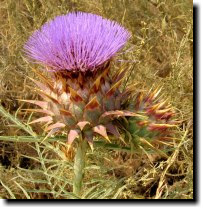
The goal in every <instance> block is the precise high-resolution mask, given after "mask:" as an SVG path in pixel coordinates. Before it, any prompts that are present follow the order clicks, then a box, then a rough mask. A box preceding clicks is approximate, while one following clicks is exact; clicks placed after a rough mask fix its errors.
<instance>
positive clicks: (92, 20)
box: [24, 12, 130, 72]
mask: <svg viewBox="0 0 203 209" xmlns="http://www.w3.org/2000/svg"><path fill="white" fill-rule="evenodd" d="M129 37H130V34H129V32H128V31H127V30H126V29H125V28H123V27H122V26H120V25H119V24H118V23H116V22H114V21H111V20H108V19H104V18H103V17H101V16H98V15H94V14H90V13H83V12H77V13H69V14H67V15H62V16H57V17H56V18H55V19H54V20H52V21H50V22H48V23H45V24H44V25H43V26H42V27H41V29H39V30H37V31H35V32H34V33H33V35H32V36H31V37H30V38H29V40H28V41H27V43H26V44H25V46H24V49H25V51H26V54H27V56H28V57H30V58H32V59H33V60H35V61H37V62H39V63H42V64H44V65H46V66H47V67H49V69H50V70H54V71H57V70H68V71H74V72H76V71H82V72H87V71H94V70H95V69H97V67H99V66H100V65H102V64H103V63H105V62H106V61H107V60H109V59H110V58H112V57H113V56H114V55H115V54H116V52H118V51H119V50H120V49H121V48H122V47H123V46H124V44H125V43H126V41H127V40H128V39H129Z"/></svg>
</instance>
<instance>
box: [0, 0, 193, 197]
mask: <svg viewBox="0 0 203 209" xmlns="http://www.w3.org/2000/svg"><path fill="white" fill-rule="evenodd" d="M192 6H193V2H192V0H178V1H177V0H167V1H166V0H94V1H93V0H84V1H82V0H70V1H66V0H55V1H53V0H47V1H43V0H15V1H14V0H1V3H0V17H1V18H0V46H1V48H0V103H1V105H2V106H3V107H4V108H5V109H6V110H7V111H8V112H10V113H11V114H13V115H14V114H16V111H17V110H18V108H21V107H22V105H23V104H22V103H20V102H19V101H18V100H17V99H19V98H21V99H23V98H34V97H35V95H34V94H32V93H31V92H30V90H29V89H28V88H27V85H29V81H28V80H27V79H26V76H27V75H28V76H33V75H32V72H31V70H30V64H29V63H28V62H27V61H26V59H25V58H24V55H23V52H22V46H23V44H24V43H25V41H26V40H27V38H28V37H29V35H30V34H31V33H32V32H33V31H34V30H35V29H37V28H39V27H40V26H41V25H42V24H43V23H44V22H46V21H47V20H49V19H51V18H53V17H54V16H56V15H59V14H64V13H67V12H68V11H78V10H79V11H85V12H92V13H96V14H99V15H102V16H104V17H107V18H110V19H113V20H116V21H118V22H120V23H122V24H123V25H124V26H125V27H127V28H128V29H129V30H130V31H131V32H132V38H131V40H130V42H129V44H128V46H127V48H128V49H129V50H128V51H127V52H125V53H124V54H120V55H119V56H120V57H119V59H123V60H131V61H133V66H134V67H133V71H132V72H131V74H130V79H129V81H128V82H129V84H130V83H135V82H136V83H138V88H145V89H146V90H148V89H150V87H151V86H152V85H155V86H158V85H159V86H163V89H162V93H163V95H164V96H166V97H168V99H169V101H170V102H171V103H172V105H173V106H174V108H175V109H176V111H177V117H178V118H179V119H180V120H182V121H183V122H182V124H181V125H180V127H179V129H178V131H177V134H176V135H177V138H178V140H177V141H174V142H173V146H174V147H175V149H174V150H172V151H171V153H170V154H171V155H170V157H169V158H168V159H167V160H164V159H162V158H160V157H159V156H157V155H156V154H148V155H145V156H138V155H129V154H124V153H123V152H115V151H104V150H102V148H101V149H98V150H97V152H95V153H89V155H88V159H89V162H88V163H89V167H87V175H86V179H85V182H86V185H85V189H84V198H122V199H191V198H193V141H192V140H193V130H192V121H193V33H192V31H193V20H192V15H193V11H192V9H193V8H192ZM32 66H33V65H32ZM129 73H130V72H129ZM18 118H19V119H20V120H21V121H26V120H27V119H28V115H24V114H22V113H21V112H19V113H18ZM39 128H40V127H34V129H36V130H38V129H39ZM39 132H40V131H39ZM23 134H24V131H22V130H19V128H16V127H14V126H11V123H10V122H9V120H8V118H5V117H1V116H0V136H15V135H18V136H20V135H23ZM50 146H51V144H43V145H42V144H38V143H16V142H6V141H5V140H4V141H0V197H1V198H8V199H9V198H36V199H37V198H38V199H42V198H46V199H47V198H55V199H57V198H74V197H73V196H71V195H72V194H71V193H70V192H69V191H70V190H71V189H70V188H71V182H70V179H71V174H70V172H71V169H72V168H71V165H69V164H67V163H65V162H64V161H61V163H59V162H58V161H56V160H57V159H58V157H57V155H60V154H61V153H59V149H57V150H55V151H53V152H50V149H52V148H53V147H50ZM55 147H57V146H55ZM55 149H56V148H55ZM61 155H62V154H61ZM60 157H61V156H60ZM63 157H64V156H63ZM66 157H67V156H66ZM50 159H55V161H52V162H50V161H49V160H50ZM93 165H94V166H93ZM25 169H26V170H25ZM35 169H38V170H39V172H35ZM28 170H29V171H28ZM54 176H55V177H56V176H57V177H58V178H55V177H54ZM98 182H99V183H98ZM95 186H96V187H95ZM103 188H106V190H104V189H103ZM36 191H38V192H36ZM50 191H51V192H50ZM112 194H113V195H112Z"/></svg>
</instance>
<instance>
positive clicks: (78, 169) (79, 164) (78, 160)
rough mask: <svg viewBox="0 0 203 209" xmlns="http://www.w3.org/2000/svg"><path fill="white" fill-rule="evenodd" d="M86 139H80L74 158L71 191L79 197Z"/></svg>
mask: <svg viewBox="0 0 203 209" xmlns="http://www.w3.org/2000/svg"><path fill="white" fill-rule="evenodd" d="M85 156H86V141H85V140H80V142H79V144H78V148H77V151H76V155H75V160H74V180H73V193H74V194H75V195H77V196H78V197H80V195H81V188H82V180H83V177H84V168H85Z"/></svg>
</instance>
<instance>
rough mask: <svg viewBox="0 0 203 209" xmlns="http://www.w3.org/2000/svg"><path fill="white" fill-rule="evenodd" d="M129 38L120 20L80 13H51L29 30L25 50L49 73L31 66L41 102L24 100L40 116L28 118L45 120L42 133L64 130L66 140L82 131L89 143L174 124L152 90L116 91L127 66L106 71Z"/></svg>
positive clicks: (158, 129)
mask: <svg viewBox="0 0 203 209" xmlns="http://www.w3.org/2000/svg"><path fill="white" fill-rule="evenodd" d="M129 37H130V34H129V32H128V31H127V30H126V29H124V28H123V27H121V26H120V25H119V24H117V23H115V22H113V21H110V20H107V19H103V18H102V17H100V16H97V15H93V14H88V13H81V12H78V13H69V14H67V15H62V16H59V17H56V18H55V19H54V20H52V21H50V22H49V23H46V24H45V25H44V26H42V28H41V29H40V30H38V31H36V32H34V34H33V35H32V36H31V37H30V39H29V40H28V42H27V43H26V45H25V50H26V53H27V55H28V56H29V57H31V58H32V59H35V60H36V61H37V62H41V63H42V64H44V65H45V69H47V71H48V76H45V75H44V74H43V73H42V72H39V71H36V74H37V75H38V76H39V78H40V79H41V81H42V82H39V81H36V80H33V79H32V80H33V82H35V84H36V85H37V86H38V89H37V92H38V93H39V95H41V97H42V99H43V101H34V100H26V101H27V102H30V103H33V104H36V105H38V106H39V107H41V109H35V110H33V109H32V110H31V111H35V112H41V113H43V114H45V116H44V117H41V118H38V119H36V120H34V121H32V122H31V123H36V122H46V123H47V124H48V126H47V128H46V131H47V132H48V135H47V136H50V135H52V134H55V133H57V132H60V131H61V130H62V129H63V130H64V129H65V130H66V131H67V140H68V144H72V142H73V141H74V140H75V139H76V138H79V137H80V136H81V137H82V138H83V139H85V140H87V141H88V143H89V144H90V146H91V147H92V146H93V137H94V135H95V134H99V135H101V136H102V137H104V138H105V139H106V140H108V141H109V136H115V137H116V138H117V139H121V140H123V138H122V137H121V135H122V133H123V132H125V131H127V130H128V131H129V132H130V133H131V134H135V133H136V134H138V135H140V134H141V132H142V130H144V131H145V132H146V133H147V134H148V135H150V133H152V132H153V131H156V133H158V134H159V133H161V134H160V135H163V133H164V132H163V131H165V129H167V128H169V127H171V126H173V122H171V120H170V118H171V116H172V115H173V113H172V112H171V110H170V109H167V108H166V105H165V103H164V102H159V101H157V100H156V96H157V95H158V94H157V92H156V93H155V92H154V93H150V94H149V95H147V96H146V97H145V98H144V97H143V96H142V94H138V96H137V97H136V98H135V100H133V99H132V98H131V97H130V96H131V92H132V91H133V90H134V89H133V88H126V89H125V90H124V91H120V90H119V86H120V85H121V84H122V80H123V78H124V75H125V72H126V69H121V70H120V71H119V72H116V73H115V74H114V75H112V74H111V73H110V68H111V58H112V57H113V56H114V55H115V54H116V52H118V51H119V50H120V49H121V48H122V47H123V46H124V44H125V43H126V41H127V40H128V38H129ZM156 102H157V103H156ZM123 119H125V123H122V120H123ZM126 121H127V124H128V125H127V127H126ZM134 132H135V133H134Z"/></svg>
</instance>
